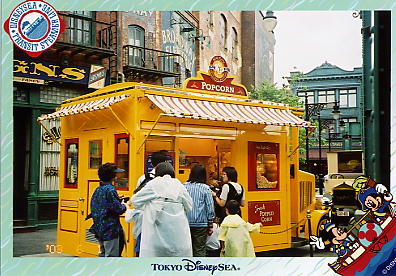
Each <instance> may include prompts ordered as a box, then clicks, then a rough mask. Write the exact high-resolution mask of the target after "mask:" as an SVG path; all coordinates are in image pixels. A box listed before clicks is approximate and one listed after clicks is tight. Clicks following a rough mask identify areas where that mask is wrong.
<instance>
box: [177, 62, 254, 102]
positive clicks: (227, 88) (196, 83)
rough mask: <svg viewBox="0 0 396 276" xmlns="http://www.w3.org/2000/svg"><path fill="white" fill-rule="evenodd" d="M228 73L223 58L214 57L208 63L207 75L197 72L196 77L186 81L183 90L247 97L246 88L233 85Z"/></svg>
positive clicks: (232, 79) (228, 70) (232, 78)
mask: <svg viewBox="0 0 396 276" xmlns="http://www.w3.org/2000/svg"><path fill="white" fill-rule="evenodd" d="M229 72H230V69H229V68H228V66H227V62H226V61H225V60H224V58H222V57H220V56H215V57H213V58H212V60H211V61H210V65H209V73H205V72H201V71H198V72H197V73H198V77H196V78H189V79H187V80H186V81H185V82H184V87H183V88H184V89H195V90H201V91H210V92H220V93H227V94H233V95H239V96H247V90H246V87H245V86H244V85H242V84H239V83H234V79H235V77H232V76H229V75H228V73H229Z"/></svg>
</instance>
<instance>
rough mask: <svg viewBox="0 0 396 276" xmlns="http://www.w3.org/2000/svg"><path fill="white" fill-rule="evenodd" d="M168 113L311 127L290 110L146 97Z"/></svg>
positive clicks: (222, 119) (195, 117) (240, 121)
mask: <svg viewBox="0 0 396 276" xmlns="http://www.w3.org/2000/svg"><path fill="white" fill-rule="evenodd" d="M146 97H147V98H149V99H150V100H151V101H152V102H153V103H154V104H155V105H156V106H157V107H159V108H160V109H161V110H162V111H163V112H164V113H166V114H167V115H169V116H173V117H180V118H192V119H204V120H213V121H226V122H237V123H249V124H263V125H276V126H297V127H310V123H309V122H306V121H304V120H302V119H300V118H299V117H297V116H296V115H294V114H293V113H292V112H291V111H290V110H289V109H281V108H270V107H263V106H259V105H247V104H230V103H224V102H214V101H206V100H193V99H185V98H176V97H168V96H158V95H146Z"/></svg>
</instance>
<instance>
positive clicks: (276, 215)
mask: <svg viewBox="0 0 396 276" xmlns="http://www.w3.org/2000/svg"><path fill="white" fill-rule="evenodd" d="M248 217H249V222H250V223H257V222H261V223H262V224H263V226H271V225H280V201H279V200H273V201H249V203H248Z"/></svg>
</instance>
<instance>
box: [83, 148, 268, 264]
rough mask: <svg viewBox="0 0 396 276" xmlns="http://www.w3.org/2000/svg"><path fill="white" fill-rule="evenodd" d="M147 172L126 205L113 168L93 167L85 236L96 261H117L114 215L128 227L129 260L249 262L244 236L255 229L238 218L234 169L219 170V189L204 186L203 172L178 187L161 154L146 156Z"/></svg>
mask: <svg viewBox="0 0 396 276" xmlns="http://www.w3.org/2000/svg"><path fill="white" fill-rule="evenodd" d="M151 165H152V169H151V170H150V171H148V172H147V173H145V174H144V175H142V176H141V177H140V178H139V180H138V182H137V185H136V189H135V191H134V194H133V196H132V198H131V199H129V198H125V199H128V200H123V199H120V198H119V196H118V194H117V192H116V189H115V187H114V186H113V184H112V183H113V182H114V180H115V178H116V174H117V172H122V171H123V170H122V169H119V168H117V166H116V165H115V164H113V163H106V164H103V165H101V166H100V167H99V170H98V176H99V179H100V181H101V182H100V185H99V187H98V188H97V189H96V190H95V192H94V194H93V196H92V199H91V215H90V217H92V219H93V225H92V227H91V228H90V231H91V232H92V233H93V234H94V235H95V237H96V239H97V240H98V241H99V244H100V254H99V256H102V257H120V256H121V253H122V251H123V248H124V245H125V238H124V232H123V229H122V226H121V223H120V215H122V214H123V213H125V221H126V222H127V223H129V222H133V223H134V225H133V235H134V237H135V239H136V243H135V248H134V251H135V256H139V257H220V256H224V257H253V256H255V253H254V247H253V243H252V240H251V238H250V234H249V233H250V232H259V231H260V226H262V225H261V223H256V224H250V223H248V222H245V221H244V220H243V219H242V217H241V208H240V207H241V206H244V204H245V193H244V190H243V187H242V185H240V184H238V182H237V181H238V174H237V171H236V170H235V168H234V167H224V168H223V170H222V175H221V183H222V185H221V188H220V189H218V190H217V191H213V190H212V189H211V188H210V187H209V186H208V185H207V184H206V175H207V173H206V169H205V167H204V166H203V165H197V166H195V167H193V168H192V169H191V172H190V175H189V178H188V181H187V182H185V183H181V182H180V181H179V180H178V179H177V178H175V171H174V168H173V166H172V165H171V163H170V162H168V161H167V156H166V153H165V151H159V152H155V153H153V154H152V155H151Z"/></svg>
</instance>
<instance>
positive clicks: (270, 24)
mask: <svg viewBox="0 0 396 276" xmlns="http://www.w3.org/2000/svg"><path fill="white" fill-rule="evenodd" d="M262 15H263V14H262ZM263 21H264V27H265V29H266V30H267V31H268V32H269V33H273V32H274V29H275V27H276V24H278V20H277V19H276V16H275V15H274V12H273V11H267V13H266V14H265V16H263Z"/></svg>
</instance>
